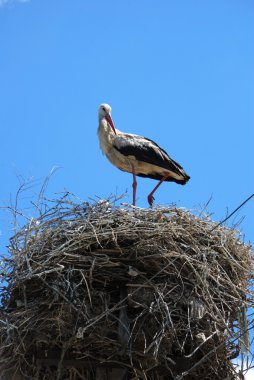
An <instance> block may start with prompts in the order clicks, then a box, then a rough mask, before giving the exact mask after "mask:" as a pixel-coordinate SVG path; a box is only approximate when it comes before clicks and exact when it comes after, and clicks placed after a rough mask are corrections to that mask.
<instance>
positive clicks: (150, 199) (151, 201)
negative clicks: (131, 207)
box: [147, 194, 155, 207]
mask: <svg viewBox="0 0 254 380" xmlns="http://www.w3.org/2000/svg"><path fill="white" fill-rule="evenodd" d="M147 200H148V203H149V205H150V207H153V202H154V201H155V198H154V197H153V196H152V195H151V194H149V195H148V197H147Z"/></svg>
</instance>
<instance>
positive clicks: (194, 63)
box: [0, 0, 254, 240]
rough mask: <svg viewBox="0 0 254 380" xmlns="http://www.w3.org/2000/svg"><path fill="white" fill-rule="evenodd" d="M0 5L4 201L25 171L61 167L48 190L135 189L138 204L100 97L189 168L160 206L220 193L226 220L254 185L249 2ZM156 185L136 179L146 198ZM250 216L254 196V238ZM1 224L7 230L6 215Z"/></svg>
mask: <svg viewBox="0 0 254 380" xmlns="http://www.w3.org/2000/svg"><path fill="white" fill-rule="evenodd" d="M0 4H1V6H0V57H1V59H0V81H1V85H0V104H1V108H0V125H1V142H2V143H1V153H0V159H1V162H0V164H1V188H0V201H1V202H2V204H6V202H7V203H8V201H9V199H10V194H12V196H14V195H15V192H16V190H17V188H18V184H19V182H18V178H17V177H19V176H21V177H22V178H24V179H28V178H33V179H34V180H37V185H38V188H39V186H40V183H41V182H40V181H43V178H44V177H45V176H46V175H47V174H48V173H49V172H50V170H51V169H52V167H53V166H59V167H60V168H61V169H60V170H59V171H58V172H57V173H56V174H55V175H54V176H53V178H52V179H51V181H50V183H49V187H48V191H47V195H48V196H49V197H50V196H51V195H53V194H54V193H55V192H61V191H62V190H63V189H68V190H70V191H72V192H74V193H75V194H77V195H78V196H80V197H81V198H84V199H85V200H86V199H88V197H94V196H95V195H98V196H100V197H107V196H109V195H110V194H115V193H118V194H122V193H124V192H125V191H126V190H127V191H128V194H129V196H128V197H127V198H126V199H125V201H126V202H131V191H132V188H131V181H132V178H131V175H128V174H126V173H122V172H120V171H118V170H117V169H116V168H114V167H112V166H111V165H110V164H109V163H108V162H107V160H106V159H105V157H103V156H102V154H101V152H100V150H99V147H98V141H97V134H96V131H97V125H98V122H97V109H98V106H99V104H100V103H101V102H107V103H109V104H110V105H111V106H112V109H113V113H112V116H113V119H114V122H115V125H116V127H117V128H118V129H120V130H123V131H126V132H134V133H137V134H140V135H144V136H146V137H150V138H151V139H153V140H155V141H156V142H157V143H159V144H160V145H161V146H162V147H163V148H164V149H165V150H167V152H168V153H169V154H170V155H171V156H172V158H174V159H175V160H176V161H178V162H179V163H180V164H181V165H183V166H184V168H185V170H186V171H187V172H188V173H189V175H190V176H191V181H190V182H189V183H188V184H187V185H186V186H184V187H182V186H178V185H176V184H168V183H167V184H164V185H162V186H161V188H160V189H159V190H158V192H157V193H156V202H157V204H167V203H172V202H176V203H177V205H178V206H179V207H187V208H188V209H195V208H197V207H199V206H200V205H203V204H204V203H206V202H207V201H208V199H209V198H210V197H211V196H212V200H211V202H210V204H209V211H210V212H212V213H214V216H213V217H214V219H215V220H221V219H222V218H223V217H224V216H225V215H226V213H227V210H229V211H232V210H233V209H234V208H235V207H237V206H238V205H239V204H240V203H241V202H242V201H243V200H244V199H245V198H247V197H248V196H249V195H250V194H251V193H253V183H254V181H253V177H254V176H253V137H254V136H253V100H254V99H253V88H254V75H253V67H254V50H253V31H254V25H253V16H254V5H253V2H252V1H232V0H230V1H226V0H218V1H216V0H211V1H209V0H208V1H181V0H177V1H168V0H164V1H156V2H154V1H149V0H148V1H147V0H140V1H134V0H133V1H128V2H127V1H126V2H121V1H116V0H114V1H113V0H109V1H107V2H105V1H100V0H99V1H84V0H76V1H75V2H73V1H70V0H69V1H67V0H61V1H60V0H59V1H52V0H43V1H39V0H30V1H24V0H23V1H18V0H11V1H10V0H9V1H8V0H7V1H6V0H5V1H3V0H2V1H0ZM154 186H155V182H154V181H152V180H147V179H142V178H139V180H138V202H137V204H138V205H139V206H141V207H146V206H147V202H146V196H147V194H148V193H149V192H150V191H151V189H152V188H153V187H154ZM36 191H38V189H36V186H35V187H34V188H33V189H31V193H33V192H34V193H36ZM27 197H29V195H27ZM253 214H254V201H253V200H252V201H250V202H249V203H248V204H247V205H246V206H245V207H244V208H243V209H242V210H241V211H240V212H239V213H238V216H237V217H238V218H241V217H245V219H244V221H243V222H242V224H241V228H242V230H243V232H244V234H245V236H246V239H247V240H252V239H253V229H252V225H253ZM0 222H1V224H3V226H2V227H1V231H2V233H3V234H4V238H5V236H6V234H7V235H8V233H9V230H8V228H7V230H6V226H7V224H6V215H5V214H4V216H2V215H1V220H0ZM4 240H5V239H4Z"/></svg>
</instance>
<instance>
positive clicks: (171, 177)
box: [98, 104, 190, 206]
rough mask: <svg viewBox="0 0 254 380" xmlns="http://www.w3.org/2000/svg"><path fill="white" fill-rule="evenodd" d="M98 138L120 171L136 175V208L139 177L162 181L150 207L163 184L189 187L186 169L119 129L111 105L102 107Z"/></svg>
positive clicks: (148, 142) (140, 138) (149, 142)
mask: <svg viewBox="0 0 254 380" xmlns="http://www.w3.org/2000/svg"><path fill="white" fill-rule="evenodd" d="M98 136H99V140H100V147H101V150H102V152H103V153H104V154H105V155H106V157H107V158H108V160H109V161H110V162H111V163H112V164H113V165H114V166H116V167H117V168H118V169H120V170H123V171H124V172H128V173H132V175H133V184H132V187H133V205H134V206H135V205H136V189H137V181H136V176H139V177H147V178H152V179H157V180H159V183H158V184H157V185H156V186H155V188H154V189H153V190H152V191H151V193H150V194H149V195H148V197H147V199H148V203H149V205H150V206H152V204H153V201H154V197H153V194H154V193H155V191H156V190H157V189H158V187H159V186H160V185H161V184H162V182H176V183H178V184H180V185H185V184H186V182H187V181H188V180H189V179H190V177H189V176H188V174H186V173H185V171H184V170H183V168H182V167H181V166H180V165H179V164H178V163H177V162H176V161H174V160H173V159H172V158H171V157H170V156H169V155H168V154H167V153H166V152H165V150H163V149H162V148H160V147H159V145H157V144H156V143H155V142H154V141H152V140H149V139H147V138H146V137H143V136H138V135H134V134H131V133H124V132H121V131H119V130H118V129H116V128H115V126H114V123H113V120H112V118H111V107H110V106H109V105H108V104H101V105H100V107H99V128H98Z"/></svg>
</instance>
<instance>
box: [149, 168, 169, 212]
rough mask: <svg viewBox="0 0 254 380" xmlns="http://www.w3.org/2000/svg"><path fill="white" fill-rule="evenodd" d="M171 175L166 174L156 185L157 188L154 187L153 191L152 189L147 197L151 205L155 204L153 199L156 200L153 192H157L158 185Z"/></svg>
mask: <svg viewBox="0 0 254 380" xmlns="http://www.w3.org/2000/svg"><path fill="white" fill-rule="evenodd" d="M168 176H169V174H165V175H164V177H162V179H161V180H160V182H159V183H157V185H156V186H155V188H154V189H153V191H151V193H150V194H149V195H148V197H147V199H148V203H149V205H150V206H151V207H152V205H153V201H154V197H153V194H154V193H155V191H156V190H157V189H158V187H159V186H160V185H161V184H162V182H164V181H165V179H167V178H168Z"/></svg>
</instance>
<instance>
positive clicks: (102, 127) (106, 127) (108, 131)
mask: <svg viewBox="0 0 254 380" xmlns="http://www.w3.org/2000/svg"><path fill="white" fill-rule="evenodd" d="M99 129H100V130H103V132H104V133H106V134H108V135H112V136H114V135H115V134H114V132H113V130H112V128H111V125H110V124H109V122H108V121H107V119H106V118H105V117H104V118H103V119H101V121H100V124H99Z"/></svg>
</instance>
